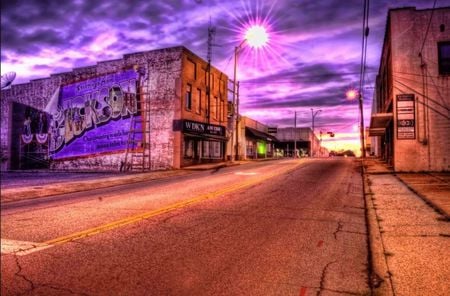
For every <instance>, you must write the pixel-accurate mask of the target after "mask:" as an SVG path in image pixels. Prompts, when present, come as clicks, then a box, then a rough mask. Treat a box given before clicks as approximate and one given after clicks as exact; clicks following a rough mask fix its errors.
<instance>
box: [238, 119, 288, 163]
mask: <svg viewBox="0 0 450 296" xmlns="http://www.w3.org/2000/svg"><path fill="white" fill-rule="evenodd" d="M238 126H239V134H238V138H239V142H238V147H239V150H238V151H239V152H238V159H249V160H251V159H261V158H274V157H278V156H280V155H279V154H277V151H276V148H275V144H276V143H277V141H278V140H277V139H276V138H275V137H274V136H273V135H271V134H269V133H268V129H269V127H268V126H267V125H265V124H262V123H261V122H258V121H256V120H254V119H251V118H249V117H246V116H242V117H241V118H240V120H239V125H238ZM235 149H236V147H235Z"/></svg>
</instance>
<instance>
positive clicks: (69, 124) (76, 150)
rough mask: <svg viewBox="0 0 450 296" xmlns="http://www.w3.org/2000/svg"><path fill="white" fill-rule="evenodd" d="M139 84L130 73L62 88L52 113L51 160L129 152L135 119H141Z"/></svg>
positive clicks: (120, 73) (132, 71)
mask: <svg viewBox="0 0 450 296" xmlns="http://www.w3.org/2000/svg"><path fill="white" fill-rule="evenodd" d="M136 81H137V74H136V72H135V71H134V70H128V71H123V72H118V73H114V74H109V75H105V76H101V77H97V78H94V79H90V80H87V81H82V82H77V83H74V84H71V85H67V86H63V87H62V88H61V91H60V93H59V97H58V99H59V102H58V108H57V110H54V111H53V112H51V113H52V114H53V120H52V122H51V124H50V153H51V155H52V158H53V159H63V158H68V157H78V156H88V155H92V154H98V153H105V152H115V151H120V150H124V149H126V148H127V141H128V135H129V132H130V125H131V124H132V116H135V117H138V118H139V117H140V115H139V114H138V100H137V95H136ZM50 103H51V102H50ZM49 109H52V108H49ZM135 128H141V125H140V123H138V124H136V125H135ZM135 137H136V138H138V137H142V134H137V135H136V136H135ZM136 140H139V139H136Z"/></svg>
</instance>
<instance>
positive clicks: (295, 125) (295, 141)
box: [294, 111, 297, 158]
mask: <svg viewBox="0 0 450 296" xmlns="http://www.w3.org/2000/svg"><path fill="white" fill-rule="evenodd" d="M294 158H297V111H294Z"/></svg>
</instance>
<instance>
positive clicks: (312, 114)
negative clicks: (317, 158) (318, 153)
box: [311, 108, 322, 157]
mask: <svg viewBox="0 0 450 296" xmlns="http://www.w3.org/2000/svg"><path fill="white" fill-rule="evenodd" d="M319 112H322V110H321V109H319V110H317V111H316V112H314V109H313V108H311V117H312V132H313V137H312V140H311V157H314V139H315V137H316V135H315V133H314V118H316V116H317V114H319Z"/></svg>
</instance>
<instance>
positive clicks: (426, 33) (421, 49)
mask: <svg viewBox="0 0 450 296" xmlns="http://www.w3.org/2000/svg"><path fill="white" fill-rule="evenodd" d="M436 2H437V0H434V4H433V9H432V10H431V15H430V19H429V20H428V26H427V31H426V32H425V37H424V38H423V42H422V46H421V47H420V51H419V56H420V57H422V51H423V47H424V46H425V41H426V40H427V36H428V32H429V31H430V26H431V20H432V19H433V14H434V9H435V8H436Z"/></svg>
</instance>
